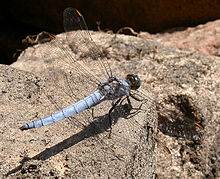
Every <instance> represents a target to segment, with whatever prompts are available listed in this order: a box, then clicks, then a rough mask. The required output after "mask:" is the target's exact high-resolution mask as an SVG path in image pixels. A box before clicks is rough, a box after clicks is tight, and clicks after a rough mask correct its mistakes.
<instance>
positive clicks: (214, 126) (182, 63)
mask: <svg viewBox="0 0 220 179" xmlns="http://www.w3.org/2000/svg"><path fill="white" fill-rule="evenodd" d="M92 34H93V38H94V40H95V42H96V43H97V44H98V45H99V46H101V48H102V49H104V51H106V53H107V54H110V55H107V56H108V57H109V58H110V56H111V57H113V58H110V59H109V61H110V63H111V64H112V67H113V72H114V73H118V74H120V76H123V75H125V74H127V73H131V72H132V73H137V74H138V75H139V76H140V77H141V79H142V87H143V88H144V89H145V90H148V91H151V92H152V93H153V94H154V96H155V101H156V103H157V113H158V128H159V130H160V131H159V132H158V134H157V138H158V139H159V140H160V141H161V142H163V143H164V144H165V145H166V146H168V147H169V149H170V150H171V153H172V154H171V156H169V155H168V154H165V153H164V152H163V150H158V152H157V157H158V159H157V161H158V166H157V171H156V174H157V176H158V177H159V178H215V177H219V171H220V170H219V166H220V165H219V162H220V156H219V146H220V142H219V134H220V132H219V116H220V113H219V112H220V110H219V109H220V105H219V98H220V94H219V91H220V90H219V75H220V68H219V67H220V61H219V57H214V56H208V55H203V54H198V53H194V52H188V51H181V50H178V49H177V48H174V47H164V46H161V45H159V44H158V43H156V42H154V41H152V40H143V39H140V38H136V37H130V36H124V35H108V34H104V33H92ZM59 38H61V39H65V34H61V35H59ZM64 43H65V44H66V42H64ZM66 45H67V44H66ZM44 49H45V47H44V46H41V45H40V46H39V45H37V46H34V47H30V48H28V49H27V50H25V51H24V52H23V53H22V54H21V56H20V57H19V60H18V61H17V62H16V63H14V64H13V65H12V67H15V68H17V69H20V70H25V71H29V72H32V73H38V74H41V75H42V74H43V71H44V70H45V68H43V67H44V65H43V64H45V62H46V63H47V64H49V66H50V64H51V65H52V64H53V60H52V61H51V60H50V59H45V58H42V54H41V53H44V52H45V51H46V52H47V50H44ZM49 54H51V53H50V51H49ZM50 57H53V53H52V56H50ZM85 57H86V56H84V58H85ZM54 58H55V57H54ZM81 58H83V57H82V56H81V57H79V58H77V59H81ZM58 59H62V58H58ZM91 62H92V61H90V60H88V63H89V64H90V63H91ZM47 66H48V65H47ZM90 67H94V65H92V63H91V65H90ZM8 69H9V71H11V70H10V69H11V67H9V68H8ZM6 71H7V70H6ZM18 72H19V71H16V70H15V72H14V73H12V72H10V73H6V75H5V72H3V73H2V74H4V75H5V78H4V79H5V80H6V81H5V83H3V84H8V83H9V82H10V81H15V82H14V83H13V84H17V80H10V75H11V74H14V75H13V76H16V77H17V78H18V79H20V81H21V83H23V80H24V79H23V77H22V78H21V77H19V76H20V75H16V74H18ZM19 73H21V72H19ZM7 74H8V75H7ZM9 74H10V75H9ZM28 74H29V73H28ZM25 76H26V77H25V81H26V82H25V83H24V84H26V85H21V86H22V89H24V88H25V89H26V90H27V91H28V92H24V93H21V94H22V95H21V96H20V95H18V94H20V93H19V92H17V91H16V90H17V89H19V88H18V87H17V86H16V85H12V86H10V87H8V88H6V89H7V90H9V91H10V89H12V91H14V90H13V88H12V87H13V86H16V88H15V91H14V92H13V93H14V95H11V93H12V92H11V91H10V93H9V96H7V95H6V96H7V98H9V97H10V96H12V98H9V99H11V101H15V102H13V104H14V105H12V104H10V105H9V106H17V107H20V108H22V105H18V104H24V106H26V104H29V103H30V104H31V106H30V107H28V108H26V110H25V111H29V110H30V112H29V113H27V112H16V113H13V112H12V113H10V111H13V107H11V110H7V111H8V112H9V114H10V115H12V116H10V115H9V117H5V116H7V115H5V114H3V119H4V122H3V124H2V125H1V126H2V129H1V131H2V133H3V136H7V135H8V136H10V137H7V138H6V139H7V141H6V142H5V144H8V145H7V146H10V145H12V143H14V145H13V146H14V147H19V146H20V147H21V148H22V149H20V150H21V151H20V152H18V153H22V151H23V148H25V147H28V152H27V153H28V155H31V156H34V155H36V154H38V153H39V152H40V151H42V150H44V149H45V148H46V147H47V146H46V145H43V144H42V145H41V143H43V141H42V138H44V140H45V143H47V142H48V140H49V145H50V146H51V145H55V144H56V143H57V142H59V141H63V140H66V138H67V136H70V135H71V134H69V131H70V130H71V128H73V127H74V126H71V125H70V124H71V121H68V120H67V121H66V123H65V122H64V123H63V126H64V127H60V126H59V127H58V128H57V127H55V125H53V126H50V127H49V129H48V130H46V129H39V130H34V131H33V132H32V131H30V132H29V131H28V136H29V135H30V137H28V138H27V136H24V134H23V133H21V132H19V133H18V131H17V130H18V129H17V128H18V126H20V125H18V124H17V122H18V121H19V124H23V123H24V122H25V121H26V120H27V117H24V116H25V115H28V114H29V116H28V119H30V118H31V116H33V118H34V116H35V115H37V116H38V113H39V112H42V111H43V112H44V110H45V109H47V108H45V106H44V102H43V103H42V102H38V100H37V101H36V99H39V101H40V98H41V95H40V93H39V92H37V91H38V90H39V89H38V88H39V87H38V86H39V85H40V84H39V82H38V81H39V80H37V78H36V77H34V76H33V77H31V76H32V75H25ZM27 77H28V78H31V79H32V80H28V79H27ZM73 79H74V78H73ZM18 84H19V83H18ZM40 86H42V85H40ZM27 87H28V88H29V89H27ZM7 90H5V91H4V90H3V91H2V95H4V94H7ZM31 94H34V95H36V97H31V98H30V97H29V96H30V95H31ZM13 96H15V97H13ZM25 96H27V97H25ZM7 98H6V99H7ZM3 101H4V100H3ZM19 101H22V103H19ZM10 103H11V102H10ZM6 104H8V101H7V100H6ZM39 104H41V105H39ZM3 106H4V105H3ZM28 106H29V105H28ZM33 107H34V108H33ZM24 108H25V107H23V109H24ZM40 108H41V109H40ZM6 109H8V108H6ZM42 109H44V110H42ZM47 110H48V109H47ZM47 110H46V111H47ZM5 111H6V110H5ZM32 111H35V112H32ZM36 111H38V113H36ZM47 112H48V113H50V112H49V110H48V111H47ZM19 114H20V115H22V116H21V117H19V119H20V120H15V117H13V116H17V115H19ZM17 118H18V117H17ZM6 121H7V122H6ZM195 122H196V123H199V124H200V125H202V126H203V127H204V129H201V128H199V127H198V126H196V125H195V124H194V123H195ZM68 125H70V126H68ZM60 130H61V132H60V133H61V134H62V135H63V136H60V135H61V134H59V133H57V131H60ZM155 130H156V127H155ZM13 131H14V132H13ZM71 132H72V131H71ZM71 132H70V133H71ZM47 133H48V134H49V135H48V136H49V137H47V135H46V134H47ZM9 134H10V135H9ZM14 135H15V136H17V137H13V136H14ZM44 135H45V136H44ZM53 135H56V136H58V138H59V139H57V140H55V138H52V139H51V136H53ZM18 138H19V142H18V141H17V139H18ZM30 138H33V140H31V141H36V142H34V145H30V144H29V143H30V142H31V141H29V142H28V141H27V140H30ZM3 139H5V137H4V138H3ZM50 139H51V140H50ZM36 143H37V146H39V147H36ZM28 144H29V145H28ZM74 147H75V146H74ZM35 148H36V149H35ZM9 150H11V149H10V148H7V147H6V148H5V152H6V153H7V152H8V151H9ZM34 150H35V151H36V152H33V151H34ZM50 151H51V152H52V151H53V150H50ZM32 152H33V153H32ZM66 152H67V153H68V152H69V150H67V149H65V150H64V153H66ZM18 153H17V154H13V155H16V156H17V159H16V162H12V161H13V160H12V159H7V162H6V163H4V165H3V166H4V171H8V170H11V168H13V167H14V166H17V162H18V161H19V159H21V158H22V157H18ZM85 154H87V155H88V156H89V155H90V153H89V152H88V151H87V152H85ZM72 155H73V154H71V155H70V158H71V157H72ZM87 155H86V156H87ZM6 156H7V155H6ZM59 156H63V152H61V154H57V155H56V156H53V157H51V159H50V160H46V162H47V161H48V162H50V161H55V164H56V165H58V166H60V165H61V164H62V165H63V163H62V161H63V160H61V161H60V159H59ZM140 156H141V155H140ZM144 156H145V155H144ZM66 157H67V158H68V155H66ZM149 157H150V156H149ZM61 158H62V157H61ZM71 161H73V163H74V160H69V162H70V165H71V166H72V164H71ZM2 162H3V159H2ZM59 162H61V163H59ZM9 163H10V166H9ZM137 163H138V162H137ZM43 165H44V164H43ZM45 165H46V164H45ZM12 166H13V167H12ZM34 166H38V164H34ZM73 166H74V165H73ZM35 168H39V167H35ZM53 168H54V167H51V169H53ZM23 170H24V171H26V170H27V169H25V167H23V169H22V171H23ZM58 171H59V170H58ZM150 171H151V170H150ZM53 173H54V172H53ZM67 173H68V172H67ZM61 174H62V172H61ZM139 174H141V172H140V173H139Z"/></svg>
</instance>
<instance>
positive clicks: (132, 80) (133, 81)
mask: <svg viewBox="0 0 220 179" xmlns="http://www.w3.org/2000/svg"><path fill="white" fill-rule="evenodd" d="M126 80H127V81H128V82H129V84H130V85H131V89H133V90H136V89H138V88H139V87H140V86H141V79H140V78H139V77H138V76H137V75H134V74H128V75H127V77H126Z"/></svg>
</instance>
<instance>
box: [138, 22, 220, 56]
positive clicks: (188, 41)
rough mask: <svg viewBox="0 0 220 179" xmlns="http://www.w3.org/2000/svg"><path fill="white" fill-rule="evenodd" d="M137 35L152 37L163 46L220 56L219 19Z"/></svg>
mask: <svg viewBox="0 0 220 179" xmlns="http://www.w3.org/2000/svg"><path fill="white" fill-rule="evenodd" d="M138 36H139V37H141V38H150V39H154V40H156V41H157V42H159V43H161V44H163V45H165V46H174V47H178V48H179V49H181V50H188V51H193V52H199V53H204V54H207V55H216V56H220V20H216V21H212V22H208V23H206V24H201V25H198V26H196V27H194V28H192V27H188V28H184V27H182V28H174V29H170V30H168V31H166V32H164V33H157V34H155V35H153V34H149V33H147V32H142V33H140V34H139V35H138Z"/></svg>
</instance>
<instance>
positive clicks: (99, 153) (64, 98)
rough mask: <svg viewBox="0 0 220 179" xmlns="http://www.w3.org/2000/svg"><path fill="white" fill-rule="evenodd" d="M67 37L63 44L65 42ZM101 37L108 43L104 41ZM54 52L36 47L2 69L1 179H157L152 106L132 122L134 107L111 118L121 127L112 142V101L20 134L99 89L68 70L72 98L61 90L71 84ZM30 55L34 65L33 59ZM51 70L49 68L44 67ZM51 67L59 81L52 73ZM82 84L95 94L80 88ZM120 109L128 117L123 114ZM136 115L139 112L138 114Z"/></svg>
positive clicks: (92, 62) (125, 107)
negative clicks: (11, 178) (34, 121)
mask: <svg viewBox="0 0 220 179" xmlns="http://www.w3.org/2000/svg"><path fill="white" fill-rule="evenodd" d="M63 35H64V34H62V35H61V36H60V37H59V38H63V37H64V36H63ZM98 37H100V38H103V34H101V35H99V36H98ZM110 37H111V36H110ZM49 47H50V46H49V45H48V44H43V45H36V46H34V47H31V48H28V49H27V51H25V52H24V53H23V54H22V57H21V58H20V59H19V61H18V63H15V64H13V65H12V66H3V65H1V70H0V81H1V84H0V85H1V97H2V101H3V102H2V104H1V107H0V109H1V111H0V113H1V118H2V120H0V122H1V123H0V126H1V128H0V130H1V133H2V134H3V135H1V146H2V152H1V154H2V155H1V158H0V159H1V161H2V165H1V168H0V173H1V175H6V176H9V177H19V178H22V177H27V178H29V177H31V178H33V177H40V178H42V177H43V178H44V177H60V176H61V177H65V178H66V177H69V178H84V177H85V178H90V177H94V178H99V177H101V178H117V177H119V178H131V177H139V178H152V177H154V175H155V168H156V158H155V157H156V153H155V147H156V146H155V141H154V140H153V129H154V128H155V122H156V118H157V115H156V110H155V106H154V103H153V101H152V100H151V101H150V100H149V101H146V103H144V105H143V107H144V106H145V107H144V110H143V112H142V111H140V112H139V113H138V114H137V115H135V116H132V114H131V115H130V116H131V117H130V116H129V108H128V105H126V104H127V102H126V103H125V104H124V103H122V104H121V106H120V109H119V108H117V109H115V110H114V111H113V113H112V116H114V119H115V125H114V126H113V129H112V134H111V137H110V138H109V128H110V126H109V120H108V111H109V109H110V108H111V103H110V104H109V103H107V102H103V103H101V104H99V105H98V106H97V107H96V108H95V109H94V111H93V117H92V116H91V114H90V112H91V111H90V112H89V111H87V112H85V113H82V114H81V113H80V114H79V115H78V116H75V117H74V118H70V119H66V120H63V121H61V122H59V123H57V124H54V125H51V126H48V127H42V128H39V129H33V130H28V131H20V130H19V127H21V126H22V125H24V124H25V123H27V122H30V121H32V120H34V119H39V118H41V117H45V116H47V115H49V114H51V113H53V112H56V111H57V110H58V109H57V108H62V107H64V106H67V105H70V104H71V103H74V101H75V100H74V98H73V97H72V98H71V97H70V96H69V95H68V94H71V93H74V92H75V91H77V93H76V95H77V96H76V98H80V99H81V98H83V95H85V94H87V95H88V94H90V93H91V92H90V91H94V90H96V87H95V86H91V85H87V84H86V83H85V82H87V79H85V77H81V78H80V76H78V75H77V73H75V72H76V71H72V72H71V73H69V71H68V70H69V69H68V68H66V69H65V75H68V77H71V80H72V81H70V79H69V80H67V81H69V83H68V84H69V85H70V86H71V87H72V91H70V90H69V91H67V90H68V88H64V86H59V84H61V82H67V81H65V79H66V78H68V77H67V76H64V77H66V78H63V76H61V75H63V73H62V72H63V71H61V69H58V68H56V67H57V66H56V65H57V63H54V62H55V61H56V59H55V58H54V57H55V54H53V52H54V51H53V52H52V51H51V50H52V49H49ZM29 50H31V51H29ZM35 50H36V51H35ZM54 50H55V49H54ZM26 52H27V53H26ZM44 52H45V54H44ZM48 52H49V53H48ZM28 54H29V55H28ZM31 54H32V55H31ZM42 54H44V55H46V56H47V55H49V57H50V58H46V56H45V58H42ZM50 54H51V55H50ZM26 55H28V56H29V57H30V58H29V57H27V58H26V57H25V56H26ZM53 55H54V56H53ZM77 55H78V56H76V58H77V59H79V62H80V59H83V58H82V57H81V56H80V54H79V53H78V54H77ZM31 56H32V57H31ZM23 57H24V58H23ZM58 57H59V58H60V59H61V60H60V59H57V60H58V61H61V62H62V59H64V58H65V56H62V53H61V54H58ZM23 59H25V60H23ZM84 59H87V62H88V64H89V65H90V67H91V68H92V67H97V66H95V65H97V64H96V61H95V60H92V59H88V58H86V57H85V56H84ZM26 60H27V61H26ZM29 60H30V61H29ZM28 61H29V62H30V63H29V62H28ZM32 62H33V63H35V65H34V66H32V67H31V66H29V65H28V64H31V63H32ZM25 64H27V66H26V65H25ZM44 64H47V66H46V67H45V68H43V66H44ZM32 65H33V64H32ZM52 66H53V67H54V68H53V74H51V72H50V71H46V70H47V69H50V68H51V67H52ZM14 67H16V68H17V69H15V68H14ZM23 67H24V68H23ZM35 67H36V68H35ZM22 68H23V70H21V69H22ZM18 69H19V70H18ZM24 70H25V71H24ZM118 72H119V71H118ZM48 75H50V76H48ZM99 76H100V75H99ZM53 77H56V78H60V80H59V84H58V83H57V84H54V82H53V81H51V80H50V79H51V78H53ZM62 80H64V81H62ZM80 85H85V86H87V87H88V88H84V89H83V88H82V89H81V88H80ZM93 85H94V84H93ZM66 87H68V85H67V86H66ZM78 87H79V88H78ZM51 95H52V96H51ZM149 95H150V93H149ZM131 100H132V99H131ZM131 102H132V106H133V107H134V108H138V107H139V105H140V103H139V102H135V101H134V100H132V101H131ZM143 107H142V108H143ZM119 110H122V111H123V113H122V114H120V113H118V112H117V111H119ZM134 111H136V110H135V109H134V110H132V111H131V112H134ZM126 118H127V119H126ZM15 149H16V150H15ZM1 177H3V176H1Z"/></svg>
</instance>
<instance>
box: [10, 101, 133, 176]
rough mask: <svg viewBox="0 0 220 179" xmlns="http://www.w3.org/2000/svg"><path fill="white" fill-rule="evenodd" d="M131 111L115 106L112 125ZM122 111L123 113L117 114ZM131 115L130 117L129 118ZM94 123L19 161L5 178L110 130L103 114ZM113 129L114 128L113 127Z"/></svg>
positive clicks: (127, 105) (125, 107) (123, 106)
mask: <svg viewBox="0 0 220 179" xmlns="http://www.w3.org/2000/svg"><path fill="white" fill-rule="evenodd" d="M131 110H132V107H131V105H129V104H121V105H120V106H116V107H115V108H114V110H113V111H112V113H111V116H113V117H114V123H117V121H118V120H119V118H125V119H128V118H130V117H129V115H130V114H131V113H130V111H131ZM119 111H123V112H119ZM132 116H133V114H132V115H131V117H132ZM93 118H94V121H93V122H91V123H90V124H89V125H88V126H87V127H85V128H84V129H83V130H82V131H80V132H79V133H77V134H74V135H72V136H70V137H69V138H67V139H65V140H64V141H62V142H60V143H58V144H56V145H54V146H52V147H50V148H47V149H45V150H44V151H42V152H41V153H39V154H37V155H35V156H34V157H31V158H28V157H25V158H24V159H23V160H21V161H20V163H21V164H20V165H19V166H18V167H16V168H14V169H12V170H10V171H9V172H8V173H7V174H6V177H7V176H9V175H11V174H13V173H16V172H17V171H19V170H21V169H22V166H23V165H24V164H25V162H27V161H30V160H42V161H44V160H47V159H49V158H50V157H52V156H55V155H56V154H58V153H59V152H62V151H63V150H65V149H68V148H70V147H72V146H74V145H75V144H77V143H79V142H80V141H82V140H84V139H86V138H89V137H93V136H96V135H98V134H101V133H103V132H105V131H106V130H108V129H110V127H111V126H110V123H109V114H105V115H103V116H98V117H93ZM113 127H114V126H113Z"/></svg>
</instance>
